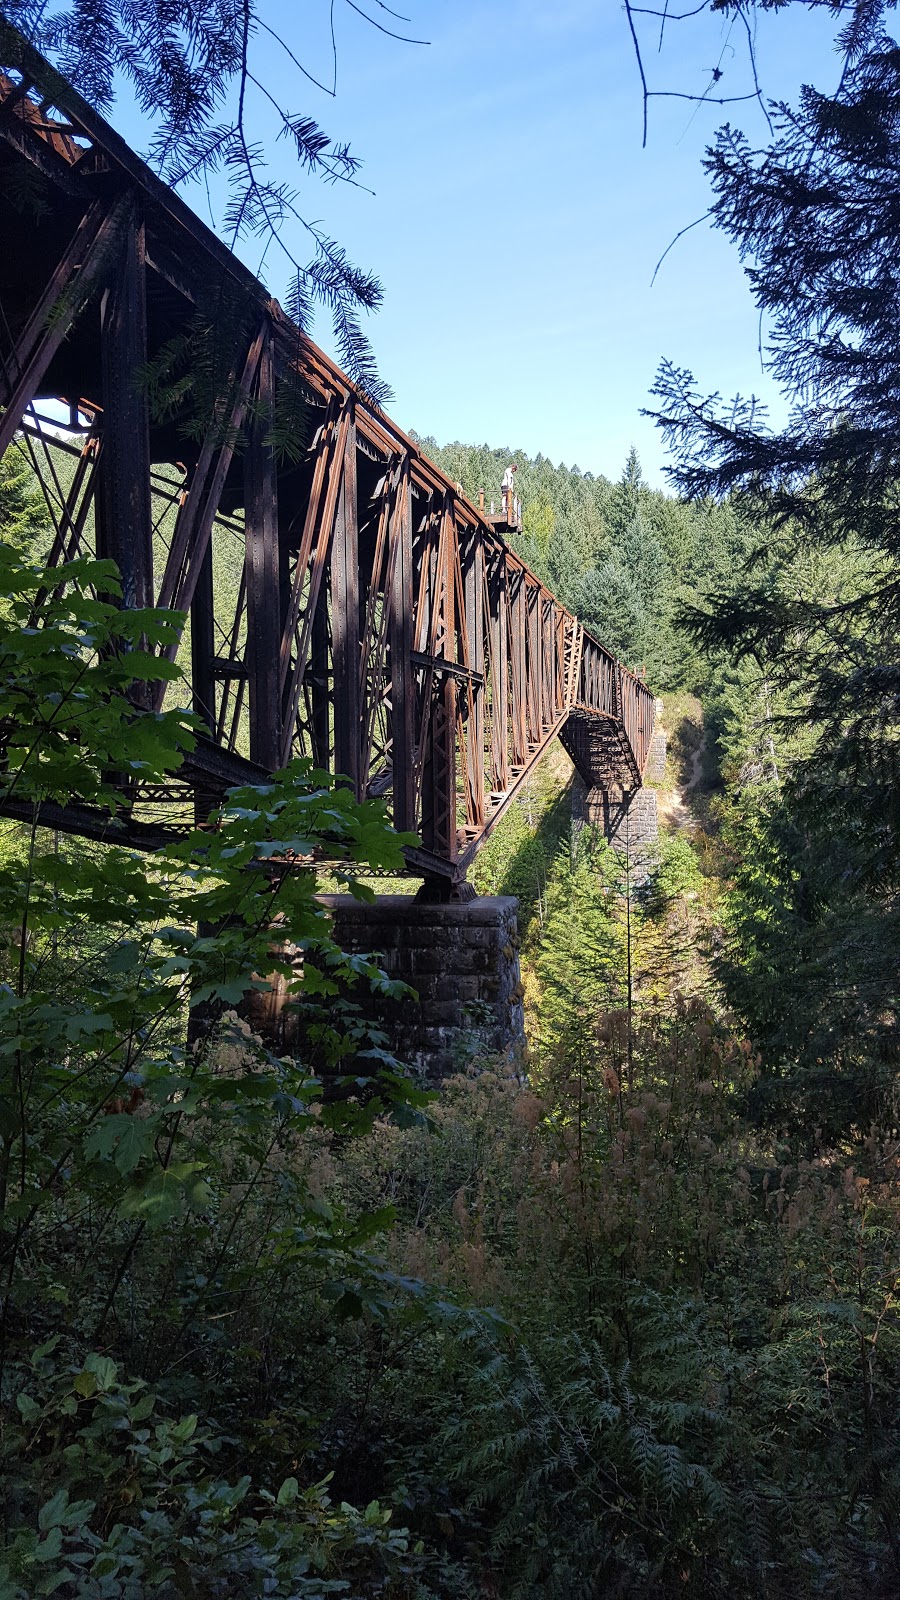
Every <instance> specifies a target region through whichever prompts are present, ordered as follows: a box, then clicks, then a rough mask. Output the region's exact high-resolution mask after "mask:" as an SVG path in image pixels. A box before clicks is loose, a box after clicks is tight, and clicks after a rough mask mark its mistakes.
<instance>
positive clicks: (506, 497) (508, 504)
mask: <svg viewBox="0 0 900 1600" xmlns="http://www.w3.org/2000/svg"><path fill="white" fill-rule="evenodd" d="M518 470H519V468H518V466H517V464H516V462H515V461H511V462H510V464H509V466H508V467H507V469H506V471H505V472H504V474H503V482H502V483H501V485H500V490H501V493H502V495H503V514H504V516H505V517H506V520H507V522H512V520H513V507H514V501H515V492H516V479H515V474H516V473H517V472H518Z"/></svg>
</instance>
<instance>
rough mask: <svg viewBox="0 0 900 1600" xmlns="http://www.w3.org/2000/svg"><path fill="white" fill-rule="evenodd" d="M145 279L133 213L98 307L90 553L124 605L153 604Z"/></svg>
mask: <svg viewBox="0 0 900 1600" xmlns="http://www.w3.org/2000/svg"><path fill="white" fill-rule="evenodd" d="M145 280H146V258H145V242H144V225H143V222H141V221H138V220H137V219H135V218H134V217H132V218H131V219H130V220H129V222H128V225H127V226H126V227H125V229H124V230H123V238H122V241H121V247H120V249H119V254H118V261H117V263H116V269H115V277H114V279H113V282H112V284H111V286H110V287H109V288H108V289H107V290H106V291H105V293H104V294H103V297H102V300H101V305H100V362H101V387H102V394H103V418H102V429H103V434H102V437H103V444H102V449H101V452H100V459H99V463H98V467H97V496H96V502H95V504H96V508H97V553H98V555H100V556H103V557H105V558H107V559H109V560H112V561H115V563H116V565H117V566H118V568H119V574H120V577H121V580H122V604H123V606H126V607H127V608H129V609H133V608H135V607H142V606H151V605H152V604H153V535H152V528H153V523H152V512H151V499H150V422H149V414H148V406H147V391H146V388H145V386H144V384H143V382H142V368H143V367H144V365H145V363H146V360H147V296H146V281H145Z"/></svg>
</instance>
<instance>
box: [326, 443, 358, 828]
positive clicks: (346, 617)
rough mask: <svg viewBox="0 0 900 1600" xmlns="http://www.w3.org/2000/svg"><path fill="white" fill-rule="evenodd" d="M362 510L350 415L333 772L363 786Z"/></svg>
mask: <svg viewBox="0 0 900 1600" xmlns="http://www.w3.org/2000/svg"><path fill="white" fill-rule="evenodd" d="M360 648H361V641H360V637H359V508H358V505H357V492H356V421H355V418H354V417H352V416H351V418H350V425H349V427H348V429H347V442H346V445H345V447H344V460H343V473H342V479H341V489H340V495H339V498H338V506H337V517H336V520H335V525H334V542H333V544H332V547H331V653H332V666H333V678H332V694H333V703H334V767H335V771H336V772H340V773H343V774H344V776H345V777H347V778H349V779H350V783H351V785H352V788H353V790H354V792H355V794H356V795H357V798H362V797H361V796H360V794H359V782H360V733H361V725H362V706H361V703H360V694H359V653H360Z"/></svg>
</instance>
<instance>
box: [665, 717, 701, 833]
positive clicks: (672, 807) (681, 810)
mask: <svg viewBox="0 0 900 1600" xmlns="http://www.w3.org/2000/svg"><path fill="white" fill-rule="evenodd" d="M705 754H706V729H705V728H704V727H703V726H702V725H701V729H700V743H699V744H698V745H697V748H696V750H694V751H693V753H692V755H691V765H690V771H689V773H688V776H687V779H686V780H685V782H684V783H677V784H674V785H673V787H672V788H671V789H660V790H659V791H658V792H657V796H656V807H657V815H658V817H659V820H660V822H661V824H662V825H663V827H665V828H669V829H670V830H671V831H672V832H677V833H693V832H694V831H695V830H696V829H697V828H699V826H700V821H699V818H698V817H697V816H695V814H694V812H693V810H692V808H691V804H690V796H691V793H692V792H693V790H694V789H696V788H697V787H698V786H699V784H700V782H701V780H702V778H703V758H704V756H705Z"/></svg>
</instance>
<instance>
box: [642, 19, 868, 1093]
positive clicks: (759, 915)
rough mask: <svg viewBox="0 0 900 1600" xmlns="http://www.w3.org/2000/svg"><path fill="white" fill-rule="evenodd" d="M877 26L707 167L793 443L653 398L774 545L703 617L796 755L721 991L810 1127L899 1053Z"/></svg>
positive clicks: (670, 432) (743, 880) (738, 886)
mask: <svg viewBox="0 0 900 1600" xmlns="http://www.w3.org/2000/svg"><path fill="white" fill-rule="evenodd" d="M884 11H885V7H884V6H882V5H880V4H873V5H869V6H865V7H863V6H857V7H855V8H854V22H853V27H852V28H850V27H849V26H848V29H847V30H845V33H844V35H843V37H842V41H841V43H842V48H843V49H844V51H845V53H846V60H845V70H844V73H843V76H842V79H841V83H840V87H839V89H838V91H837V92H836V93H835V94H834V95H824V94H821V93H819V92H818V91H817V90H815V89H813V88H806V89H804V90H803V93H802V96H801V99H800V103H799V106H798V107H797V108H796V109H791V108H789V107H787V106H779V107H776V108H774V111H773V120H774V138H773V140H772V142H771V144H770V145H769V146H768V147H767V148H764V149H761V150H754V149H753V148H751V146H750V144H749V142H748V141H747V139H746V138H745V137H744V136H743V135H742V134H741V133H739V132H738V131H736V130H735V129H733V128H730V127H726V128H724V129H723V130H722V131H721V132H720V134H719V135H718V138H717V141H716V145H715V147H714V148H713V149H712V150H711V151H710V152H709V154H708V158H707V169H708V171H709V173H710V176H711V179H712V183H713V189H714V194H715V201H714V206H713V215H714V218H715V220H716V222H717V224H718V225H719V226H720V227H721V228H723V229H724V230H725V231H726V232H727V233H728V234H729V235H730V236H731V237H732V238H733V239H734V240H735V242H736V243H737V245H738V248H739V250H740V252H741V254H742V256H743V257H744V258H745V259H746V260H748V262H749V263H750V265H749V266H748V272H749V277H750V281H751V285H752V287H753V290H754V293H755V295H756V297H757V300H758V303H759V305H760V308H761V310H762V311H763V312H764V313H766V315H767V316H768V317H769V319H770V325H771V329H772V334H771V345H770V358H771V366H772V370H773V371H774V373H775V376H776V377H777V378H778V380H779V381H780V383H781V385H782V388H783V389H784V391H785V393H786V395H787V396H788V397H789V398H790V400H791V402H792V409H791V413H790V417H789V420H788V423H787V425H786V426H785V427H784V428H782V429H781V430H780V431H778V432H774V431H772V430H771V429H770V428H769V427H768V425H767V421H766V418H765V415H764V414H763V413H762V412H761V410H760V408H759V406H758V405H757V404H756V402H755V401H753V400H750V401H742V400H740V399H738V400H736V401H735V402H733V403H732V404H731V405H730V406H724V405H723V404H722V402H721V400H720V398H719V397H718V396H715V395H714V396H710V397H703V396H701V395H700V394H699V393H698V392H697V391H696V389H695V386H694V383H693V380H692V378H691V376H690V374H689V373H687V372H684V371H681V370H678V369H676V368H674V367H673V366H671V365H669V364H667V365H664V366H663V368H662V369H661V372H660V375H659V379H658V383H657V388H656V393H657V396H658V398H659V401H660V405H659V409H658V411H657V412H656V416H657V420H658V421H659V422H660V424H661V425H662V427H663V430H664V432H665V434H666V436H667V438H668V440H669V442H670V445H671V446H672V448H673V451H674V454H675V466H674V469H673V478H674V481H675V483H676V485H677V487H678V488H679V489H680V490H681V491H682V493H684V494H686V495H687V496H689V497H709V496H712V497H714V498H717V499H719V500H720V501H723V500H726V499H727V500H728V501H729V502H730V504H731V506H732V508H733V509H734V510H736V512H737V513H738V515H739V516H742V517H744V518H745V520H749V521H755V522H756V524H757V526H758V527H760V528H761V529H765V543H763V542H762V541H760V540H757V545H758V548H757V549H756V550H755V551H754V552H753V553H752V555H751V557H750V558H749V559H748V560H747V561H746V562H745V563H744V565H743V568H742V570H740V571H739V572H737V573H735V574H731V575H730V574H728V573H727V570H726V569H725V567H724V566H720V567H719V570H718V575H717V576H715V575H713V577H712V581H711V584H710V597H709V602H708V604H706V605H704V606H701V607H696V606H695V607H694V608H693V611H692V613H691V614H690V616H689V621H690V623H691V625H692V627H693V630H694V633H695V636H696V637H697V638H698V640H699V641H700V642H701V643H702V645H703V646H704V647H705V648H708V649H709V648H711V649H714V650H715V649H718V650H720V651H721V652H723V653H724V655H725V656H726V658H730V659H731V660H732V661H736V662H738V663H740V662H742V661H747V662H749V663H750V664H751V666H752V671H753V673H755V674H756V676H757V679H758V680H761V681H764V682H765V683H766V685H767V686H768V693H769V696H770V698H771V699H772V700H773V701H774V703H775V706H776V711H775V714H774V717H773V719H772V723H773V724H774V726H775V727H776V728H780V731H781V733H782V735H783V736H785V740H786V742H785V743H784V747H783V759H782V760H781V761H780V762H779V763H777V764H776V767H777V775H778V781H777V784H776V787H775V789H774V790H773V789H772V788H771V787H770V783H771V775H770V772H769V773H767V772H766V769H767V768H769V769H771V766H772V763H771V762H770V761H768V760H767V759H766V757H765V752H763V760H762V768H761V771H760V782H761V784H762V787H761V788H760V789H758V791H757V794H756V796H755V798H754V797H753V796H747V795H744V796H740V797H739V798H738V800H737V802H736V804H735V808H734V813H733V816H732V819H731V821H730V823H729V825H728V826H729V828H731V829H732V830H733V831H732V833H731V839H732V844H733V846H734V848H735V859H736V874H735V888H734V892H733V895H732V899H731V916H732V924H731V927H732V940H731V944H730V947H729V950H728V951H727V953H726V958H725V960H724V962H723V973H724V975H725V978H726V981H727V983H728V985H729V990H730V993H731V995H732V997H733V999H734V1000H735V1002H736V1003H737V1004H738V1005H739V1006H740V1008H741V1010H742V1012H743V1014H744V1016H745V1017H746V1018H747V1020H748V1022H749V1023H750V1025H751V1027H753V1028H754V1029H755V1031H756V1033H757V1036H758V1037H759V1038H760V1039H761V1040H762V1042H763V1044H764V1046H765V1060H764V1079H765V1080H766V1081H768V1082H769V1083H772V1082H776V1083H780V1084H781V1085H782V1091H783V1092H782V1093H781V1095H780V1110H779V1111H778V1113H777V1114H778V1115H779V1116H784V1115H786V1112H785V1106H786V1105H787V1106H788V1107H789V1109H790V1116H791V1117H793V1119H794V1120H795V1121H796V1119H797V1117H798V1116H800V1115H803V1116H807V1117H815V1118H821V1117H823V1116H833V1117H839V1116H843V1117H844V1118H845V1120H847V1121H853V1120H857V1121H859V1122H864V1121H865V1118H866V1117H867V1116H869V1115H870V1114H871V1110H872V1094H873V1093H874V1090H873V1088H872V1086H873V1084H875V1085H877V1089H878V1093H881V1094H886V1093H888V1090H889V1083H890V1081H891V1080H892V1079H893V1076H894V1070H895V1069H894V1068H893V1067H891V1066H890V1065H889V1064H890V1062H891V1061H892V1060H895V1059H896V1053H897V1046H898V1037H900V1029H898V961H897V950H898V947H900V946H898V938H897V915H898V912H897V906H898V890H900V783H898V779H900V755H898V752H900V650H898V644H897V639H898V629H900V451H898V439H900V340H898V336H897V328H898V326H900V279H898V276H897V270H896V262H897V254H898V247H900V169H898V165H897V155H896V152H897V136H898V131H900V47H898V45H897V43H896V42H895V40H893V39H892V38H890V37H888V35H887V34H886V33H885V31H884V29H883V16H884ZM770 732H771V727H770ZM753 759H758V757H754V758H753ZM886 1079H887V1084H886V1081H885V1080H886Z"/></svg>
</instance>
